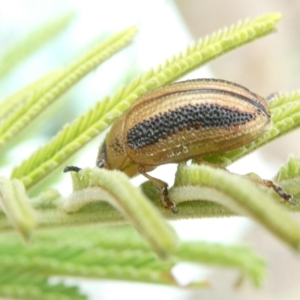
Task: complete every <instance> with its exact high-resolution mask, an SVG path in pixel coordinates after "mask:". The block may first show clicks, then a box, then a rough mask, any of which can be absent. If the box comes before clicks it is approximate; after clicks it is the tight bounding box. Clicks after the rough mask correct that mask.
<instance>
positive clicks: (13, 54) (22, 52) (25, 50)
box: [0, 13, 74, 80]
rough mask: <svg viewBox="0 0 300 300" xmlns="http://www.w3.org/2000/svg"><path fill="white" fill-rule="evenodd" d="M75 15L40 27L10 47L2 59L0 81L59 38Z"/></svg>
mask: <svg viewBox="0 0 300 300" xmlns="http://www.w3.org/2000/svg"><path fill="white" fill-rule="evenodd" d="M73 18H74V14H73V13H68V14H65V15H63V16H61V17H59V18H55V19H54V20H52V21H50V22H49V21H48V22H47V23H46V24H44V25H42V26H41V27H39V28H38V29H37V30H36V31H34V32H32V33H31V34H30V35H28V37H26V38H25V39H24V40H22V41H20V42H19V43H17V44H15V45H13V46H12V47H10V49H8V50H6V52H5V53H4V54H2V55H1V57H0V61H1V64H0V80H1V79H2V78H3V77H5V76H6V75H7V74H8V73H9V72H10V71H11V70H12V69H13V68H14V67H16V66H17V65H18V64H19V63H20V62H22V61H23V60H24V59H26V58H27V57H28V56H30V55H31V54H32V53H34V52H35V51H36V50H38V49H39V48H40V47H42V46H43V45H44V44H46V43H47V42H49V41H50V40H51V39H53V38H54V37H55V36H57V35H58V34H59V33H61V31H62V30H63V29H65V28H66V26H67V25H69V24H70V22H71V21H72V20H73Z"/></svg>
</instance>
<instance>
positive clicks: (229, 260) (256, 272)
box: [175, 242, 266, 286]
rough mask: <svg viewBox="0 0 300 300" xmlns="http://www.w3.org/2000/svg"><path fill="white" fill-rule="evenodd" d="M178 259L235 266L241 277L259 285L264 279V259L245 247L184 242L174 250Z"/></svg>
mask: <svg viewBox="0 0 300 300" xmlns="http://www.w3.org/2000/svg"><path fill="white" fill-rule="evenodd" d="M175 256H176V257H177V259H179V260H180V261H189V262H197V263H201V264H206V265H217V266H220V267H221V266H222V267H230V268H236V269H238V270H239V271H240V272H241V275H242V277H245V278H248V279H250V280H251V281H252V282H253V284H254V285H255V286H261V285H262V283H263V280H264V279H265V275H266V273H265V268H266V263H265V261H264V260H263V259H262V258H261V257H259V256H257V255H256V254H255V253H253V251H252V250H250V249H249V248H246V247H235V246H224V245H217V244H208V243H201V242H185V243H182V244H181V245H180V247H179V248H178V250H177V251H176V252H175Z"/></svg>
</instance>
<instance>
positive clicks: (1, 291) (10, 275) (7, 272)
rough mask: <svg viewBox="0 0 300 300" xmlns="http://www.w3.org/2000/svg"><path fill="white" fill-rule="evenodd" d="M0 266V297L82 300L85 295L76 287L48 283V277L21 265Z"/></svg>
mask: <svg viewBox="0 0 300 300" xmlns="http://www.w3.org/2000/svg"><path fill="white" fill-rule="evenodd" d="M13 269H14V270H12V269H11V268H5V267H3V266H1V268H0V297H1V299H20V300H41V299H43V300H54V299H55V300H84V299H87V297H86V296H84V295H82V294H81V293H80V292H79V289H78V288H77V287H67V286H65V285H63V284H50V283H49V280H48V278H46V277H44V276H41V275H40V274H39V273H34V274H32V272H28V271H27V270H25V269H24V268H22V267H19V268H13Z"/></svg>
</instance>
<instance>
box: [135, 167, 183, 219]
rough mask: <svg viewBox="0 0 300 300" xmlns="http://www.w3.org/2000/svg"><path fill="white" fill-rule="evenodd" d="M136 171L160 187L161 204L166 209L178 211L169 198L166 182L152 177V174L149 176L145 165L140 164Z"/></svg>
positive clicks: (175, 212)
mask: <svg viewBox="0 0 300 300" xmlns="http://www.w3.org/2000/svg"><path fill="white" fill-rule="evenodd" d="M138 171H139V173H140V174H142V175H144V176H145V177H146V178H148V179H149V180H150V181H151V182H153V183H154V184H155V185H156V186H157V187H159V188H160V189H161V192H162V198H163V199H162V200H161V203H162V206H163V207H165V208H167V209H171V211H172V212H173V213H174V214H177V213H178V210H177V208H176V204H175V203H174V202H172V201H171V200H170V198H169V192H168V184H167V183H166V182H164V181H162V180H160V179H157V178H154V177H152V176H150V175H149V174H147V173H146V170H145V167H144V166H142V165H139V166H138Z"/></svg>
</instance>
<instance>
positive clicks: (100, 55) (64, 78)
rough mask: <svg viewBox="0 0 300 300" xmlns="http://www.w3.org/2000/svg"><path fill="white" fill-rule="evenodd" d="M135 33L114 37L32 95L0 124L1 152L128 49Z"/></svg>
mask: <svg viewBox="0 0 300 300" xmlns="http://www.w3.org/2000/svg"><path fill="white" fill-rule="evenodd" d="M135 32H136V30H135V29H134V28H129V29H127V30H125V31H123V32H121V33H118V34H116V35H114V36H112V37H111V38H109V39H107V40H106V41H104V42H102V43H101V44H99V45H97V46H96V47H95V48H94V49H92V50H91V51H90V52H88V53H87V54H86V55H84V56H83V57H82V58H80V59H79V60H77V61H75V62H74V63H73V64H72V65H70V66H69V67H68V68H66V69H65V70H64V71H63V72H61V73H60V74H59V76H57V77H55V80H54V81H51V82H50V84H49V85H46V86H44V87H42V88H40V89H37V90H34V91H32V93H31V94H29V96H28V99H27V100H26V101H25V102H24V103H23V105H22V106H20V107H19V108H18V109H16V110H15V111H14V112H13V113H12V114H11V115H10V116H9V117H8V118H7V119H5V120H4V122H2V123H1V124H0V148H1V147H3V146H4V145H5V144H6V143H7V142H8V141H9V140H11V139H12V138H14V137H15V136H16V135H17V134H20V132H21V131H22V130H23V129H24V128H25V127H26V126H28V125H29V124H30V123H31V122H32V120H33V119H34V118H36V117H37V116H38V115H39V114H41V113H42V112H43V111H44V110H45V109H46V108H47V107H48V106H49V105H50V104H51V103H53V101H55V100H56V99H57V98H58V97H59V96H60V95H61V94H62V93H64V92H65V91H66V90H68V89H69V88H70V87H71V86H72V85H74V84H75V83H76V82H77V81H79V80H80V79H81V78H83V77H84V76H85V75H86V74H87V73H88V72H90V71H91V70H93V69H94V68H95V67H97V66H98V65H99V64H100V63H102V62H103V61H105V60H106V59H108V58H109V57H110V56H112V55H113V54H114V53H116V52H117V51H118V50H120V49H121V48H122V47H124V46H125V45H127V44H128V43H129V41H130V40H131V39H132V37H133V35H134V34H135Z"/></svg>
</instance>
